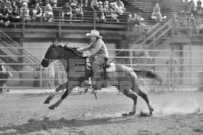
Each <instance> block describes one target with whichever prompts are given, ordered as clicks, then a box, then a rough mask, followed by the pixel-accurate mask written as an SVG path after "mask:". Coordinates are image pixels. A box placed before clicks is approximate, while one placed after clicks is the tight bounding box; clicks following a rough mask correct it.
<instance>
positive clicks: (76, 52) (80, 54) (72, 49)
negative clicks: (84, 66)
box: [58, 45, 82, 56]
mask: <svg viewBox="0 0 203 135" xmlns="http://www.w3.org/2000/svg"><path fill="white" fill-rule="evenodd" d="M58 47H60V48H61V49H64V50H65V51H71V52H73V53H75V54H77V55H78V56H82V53H81V52H78V51H77V48H76V47H73V48H70V47H67V46H61V45H59V46H58Z"/></svg>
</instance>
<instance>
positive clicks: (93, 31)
mask: <svg viewBox="0 0 203 135" xmlns="http://www.w3.org/2000/svg"><path fill="white" fill-rule="evenodd" d="M86 36H88V37H90V36H94V37H98V38H102V36H100V35H99V31H98V30H91V31H90V33H87V34H86Z"/></svg>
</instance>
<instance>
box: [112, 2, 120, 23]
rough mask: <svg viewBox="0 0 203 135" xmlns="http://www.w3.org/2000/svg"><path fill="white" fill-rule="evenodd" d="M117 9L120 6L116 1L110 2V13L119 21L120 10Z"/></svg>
mask: <svg viewBox="0 0 203 135" xmlns="http://www.w3.org/2000/svg"><path fill="white" fill-rule="evenodd" d="M117 9H118V8H117V6H116V4H115V3H110V15H111V18H113V19H114V20H116V22H119V19H118V10H117Z"/></svg>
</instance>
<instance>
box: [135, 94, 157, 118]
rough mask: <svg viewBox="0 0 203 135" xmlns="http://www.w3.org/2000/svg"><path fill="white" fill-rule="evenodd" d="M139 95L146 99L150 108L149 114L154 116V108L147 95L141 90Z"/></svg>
mask: <svg viewBox="0 0 203 135" xmlns="http://www.w3.org/2000/svg"><path fill="white" fill-rule="evenodd" d="M138 95H139V96H140V97H142V98H143V99H144V101H145V102H146V103H147V106H148V108H149V112H150V115H151V114H152V112H153V111H154V108H153V107H152V105H151V104H150V102H149V99H148V97H147V94H145V93H144V92H142V91H141V90H139V92H138Z"/></svg>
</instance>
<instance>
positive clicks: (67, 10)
mask: <svg viewBox="0 0 203 135" xmlns="http://www.w3.org/2000/svg"><path fill="white" fill-rule="evenodd" d="M65 16H68V17H70V20H72V17H73V13H72V8H71V6H70V4H69V3H68V2H66V4H65V5H64V6H63V7H62V21H64V18H65Z"/></svg>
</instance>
